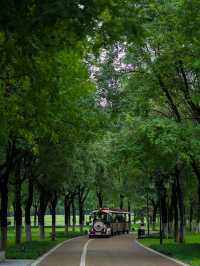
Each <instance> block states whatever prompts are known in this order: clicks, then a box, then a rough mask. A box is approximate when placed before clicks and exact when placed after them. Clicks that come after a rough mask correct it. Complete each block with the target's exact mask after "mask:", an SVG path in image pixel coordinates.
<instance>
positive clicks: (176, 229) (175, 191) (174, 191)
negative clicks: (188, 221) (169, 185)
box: [172, 180, 178, 242]
mask: <svg viewBox="0 0 200 266" xmlns="http://www.w3.org/2000/svg"><path fill="white" fill-rule="evenodd" d="M172 190H173V195H174V205H173V208H174V240H175V242H178V206H177V205H178V200H177V186H176V180H174V183H173V189H172Z"/></svg>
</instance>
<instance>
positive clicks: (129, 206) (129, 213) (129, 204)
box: [128, 200, 131, 231]
mask: <svg viewBox="0 0 200 266" xmlns="http://www.w3.org/2000/svg"><path fill="white" fill-rule="evenodd" d="M128 222H129V230H130V231H131V203H130V200H128Z"/></svg>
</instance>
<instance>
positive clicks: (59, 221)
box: [8, 214, 89, 226]
mask: <svg viewBox="0 0 200 266" xmlns="http://www.w3.org/2000/svg"><path fill="white" fill-rule="evenodd" d="M8 220H9V221H10V222H11V225H12V226H13V225H14V218H13V217H8ZM85 220H86V221H89V215H85ZM76 221H77V223H78V221H79V216H78V215H77V216H76ZM23 223H24V217H23ZM31 223H32V225H33V223H34V217H33V216H31ZM56 223H57V225H58V226H64V224H65V217H64V215H62V214H60V215H56ZM71 223H72V216H71ZM45 225H46V226H50V225H51V215H45Z"/></svg>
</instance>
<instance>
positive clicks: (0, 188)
mask: <svg viewBox="0 0 200 266" xmlns="http://www.w3.org/2000/svg"><path fill="white" fill-rule="evenodd" d="M0 181H1V183H0V192H1V215H0V217H1V220H0V223H1V243H0V248H1V250H5V249H6V246H7V216H8V175H6V176H4V177H1V179H0Z"/></svg>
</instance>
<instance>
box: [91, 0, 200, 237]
mask: <svg viewBox="0 0 200 266" xmlns="http://www.w3.org/2000/svg"><path fill="white" fill-rule="evenodd" d="M198 7H199V3H198V1H193V2H192V3H189V2H188V1H165V3H164V2H162V3H161V2H160V3H158V2H155V1H150V2H148V4H147V5H142V4H141V6H140V15H141V16H143V18H144V20H145V22H144V24H143V25H145V28H143V35H142V36H141V38H140V39H138V41H136V42H134V43H133V42H123V43H122V42H118V43H115V44H114V45H112V46H111V47H110V49H107V50H106V51H105V50H104V51H103V52H102V53H103V64H102V62H100V61H101V60H100V61H97V63H96V65H97V66H98V67H99V70H98V71H96V76H95V77H96V80H97V83H98V86H99V87H100V88H101V90H100V97H103V98H104V103H105V105H106V107H107V109H108V110H111V115H112V121H113V124H112V125H113V126H112V129H111V136H110V142H111V147H112V151H111V154H110V158H111V160H112V163H113V165H115V167H116V168H115V169H116V170H117V175H121V177H122V180H123V181H122V184H123V185H124V187H125V188H126V189H125V190H124V191H130V192H129V193H131V194H135V197H137V198H138V199H139V198H140V199H141V203H142V202H143V201H144V195H146V200H147V205H148V206H151V207H150V209H151V215H152V220H153V222H154V223H155V220H156V219H155V217H156V212H157V210H159V213H160V220H161V226H160V227H161V228H160V229H161V230H160V231H161V232H160V233H161V242H162V237H163V236H165V235H167V234H168V235H173V236H174V239H175V240H176V241H179V242H184V232H185V225H186V222H190V227H192V221H193V220H194V219H195V220H196V226H195V230H197V231H200V149H199V148H200V146H199V145H200V142H199V130H200V127H199V118H200V112H199V110H200V105H199V103H200V101H199V99H200V98H199V97H200V91H199V71H200V68H199V59H198V55H197V54H198V52H199V42H200V40H199V38H198V34H197V28H198V26H199V21H198V19H197V17H198V15H199V10H198ZM183 13H184V16H182V15H181V14H183ZM127 188H128V189H127ZM148 209H149V208H148ZM147 213H149V211H147ZM147 218H148V219H147V220H149V215H147ZM193 229H194V228H193Z"/></svg>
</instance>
